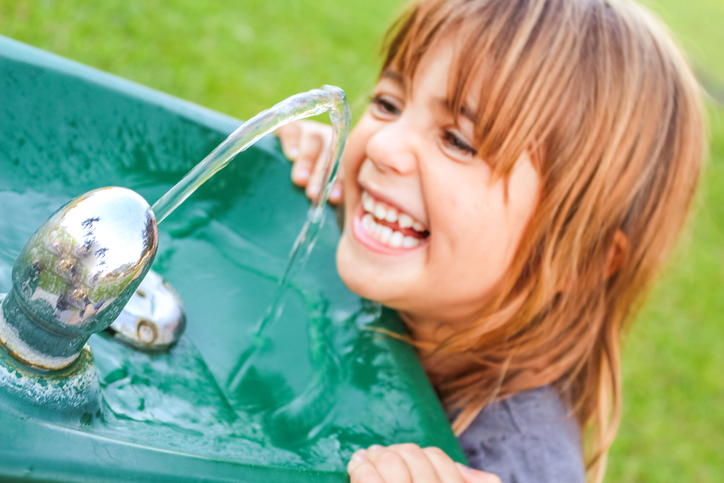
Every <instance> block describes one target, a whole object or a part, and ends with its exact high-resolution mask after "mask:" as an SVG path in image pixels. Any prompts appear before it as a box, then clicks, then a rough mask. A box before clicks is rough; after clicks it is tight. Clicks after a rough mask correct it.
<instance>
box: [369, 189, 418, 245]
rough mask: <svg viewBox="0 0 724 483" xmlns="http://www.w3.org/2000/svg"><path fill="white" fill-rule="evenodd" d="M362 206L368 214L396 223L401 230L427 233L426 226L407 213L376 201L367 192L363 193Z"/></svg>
mask: <svg viewBox="0 0 724 483" xmlns="http://www.w3.org/2000/svg"><path fill="white" fill-rule="evenodd" d="M362 206H363V207H364V210H365V211H366V212H367V213H369V214H371V215H372V216H374V218H376V219H378V220H385V221H388V222H390V223H395V222H396V223H397V224H398V225H400V228H412V229H413V230H415V231H417V232H420V233H422V232H424V231H426V228H425V225H423V224H422V223H420V222H419V221H417V220H415V219H414V218H413V217H411V216H410V215H408V214H407V213H403V212H400V211H397V209H396V208H394V207H392V206H390V205H388V204H387V203H384V202H382V201H376V200H375V199H374V198H373V197H372V195H370V194H369V193H368V192H367V191H363V192H362ZM372 221H374V220H372ZM413 238H414V237H413Z"/></svg>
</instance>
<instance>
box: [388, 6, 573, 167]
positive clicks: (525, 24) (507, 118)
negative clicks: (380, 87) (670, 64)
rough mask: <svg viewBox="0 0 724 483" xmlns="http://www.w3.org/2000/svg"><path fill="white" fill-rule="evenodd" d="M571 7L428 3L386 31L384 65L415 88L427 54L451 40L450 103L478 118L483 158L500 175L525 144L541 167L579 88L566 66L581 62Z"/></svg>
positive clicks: (476, 137)
mask: <svg viewBox="0 0 724 483" xmlns="http://www.w3.org/2000/svg"><path fill="white" fill-rule="evenodd" d="M571 5H572V4H571V2H565V1H555V0H554V1H548V2H540V1H533V0H508V1H495V0H482V1H480V0H478V1H475V0H454V1H449V0H448V1H445V0H434V1H431V2H424V3H423V4H421V5H416V6H415V7H413V8H412V9H411V10H410V11H409V12H407V14H406V15H404V16H403V17H402V19H401V20H400V21H398V22H397V23H396V24H394V25H393V27H392V28H391V29H390V31H389V32H388V36H387V39H386V43H385V46H386V49H385V50H386V57H385V62H384V65H383V71H384V70H386V69H390V70H393V71H395V72H396V73H397V74H399V75H400V76H401V77H402V78H403V79H404V80H405V85H406V86H407V88H410V86H411V85H412V81H413V79H414V77H415V73H416V70H417V68H418V66H419V65H420V62H421V60H422V58H423V57H424V56H425V54H426V53H427V52H428V51H429V50H431V48H433V47H434V46H435V45H439V44H440V43H442V42H454V43H455V44H456V48H455V49H454V50H455V57H454V58H453V59H452V68H451V72H450V80H449V86H448V93H447V101H448V102H447V104H448V106H449V109H450V111H451V113H452V114H455V115H456V114H460V113H462V112H463V109H464V110H465V114H466V115H467V116H468V117H471V118H472V119H473V121H474V124H475V133H474V139H473V142H474V144H475V148H476V149H477V151H478V153H479V157H481V158H482V159H484V160H485V161H486V162H487V163H489V164H491V165H492V166H493V167H494V176H495V177H499V176H507V175H508V174H509V173H510V171H511V170H512V168H513V166H514V165H515V163H516V161H517V160H518V158H519V157H520V155H521V154H522V153H523V152H524V151H526V150H527V151H529V153H530V154H531V155H532V157H533V158H534V159H535V160H536V161H537V163H536V164H537V165H538V166H539V167H540V168H542V167H543V166H542V161H543V160H542V159H541V158H544V152H543V151H544V149H543V146H542V142H543V140H545V139H546V137H547V136H548V134H549V132H550V126H552V125H554V124H555V121H556V120H557V118H558V117H560V115H561V112H562V111H563V110H564V109H565V107H566V106H567V105H569V104H571V95H572V92H574V91H575V89H573V86H572V82H573V71H574V69H572V68H571V67H570V65H569V64H570V63H576V62H577V61H576V60H575V59H576V58H577V57H579V54H580V50H581V45H580V44H581V42H580V41H579V40H580V39H579V38H578V36H577V35H575V34H573V35H572V32H571V26H570V23H571V22H570V20H571V17H572V16H574V15H576V14H577V12H576V11H574V8H572V7H571ZM579 15H580V14H579ZM551 54H555V55H551ZM472 101H474V102H472ZM468 110H469V111H471V112H467V111H468Z"/></svg>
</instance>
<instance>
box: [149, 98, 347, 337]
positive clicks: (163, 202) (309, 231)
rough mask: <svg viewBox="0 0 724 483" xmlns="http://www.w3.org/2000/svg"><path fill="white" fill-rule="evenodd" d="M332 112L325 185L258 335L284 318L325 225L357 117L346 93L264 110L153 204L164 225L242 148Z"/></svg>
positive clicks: (290, 100)
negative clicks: (286, 297) (289, 293)
mask: <svg viewBox="0 0 724 483" xmlns="http://www.w3.org/2000/svg"><path fill="white" fill-rule="evenodd" d="M325 111H326V112H328V113H329V117H330V119H331V121H332V128H333V134H332V143H331V146H332V149H331V151H330V153H329V155H328V156H327V158H326V159H325V164H324V167H323V172H324V174H325V176H324V181H325V182H324V189H323V190H322V191H321V196H320V197H319V198H318V199H317V200H316V201H315V202H314V204H313V205H312V208H311V209H310V210H309V216H308V219H307V222H306V223H305V224H304V227H303V228H302V230H301V232H300V233H299V236H298V237H297V239H296V241H295V242H294V246H293V247H292V250H291V253H290V255H289V259H288V261H287V266H286V268H285V270H284V273H283V275H282V277H281V278H280V280H279V284H278V285H277V290H276V292H275V295H274V299H273V302H272V304H271V305H270V306H269V308H268V309H267V313H266V316H265V317H263V318H262V319H261V320H260V321H259V322H258V324H257V327H256V330H255V333H256V336H257V337H260V336H261V334H262V332H263V330H264V328H265V327H266V326H267V325H269V324H270V323H273V322H274V321H275V320H276V319H278V318H279V315H280V313H281V311H282V308H283V306H284V303H283V297H282V294H283V292H284V290H285V289H286V287H287V284H288V282H289V281H290V280H291V279H292V277H293V276H294V274H295V273H296V272H297V271H299V270H301V268H302V267H303V266H304V264H305V262H306V260H307V258H308V257H309V254H310V252H311V250H312V248H313V246H314V242H315V241H316V239H317V236H318V234H319V230H320V228H321V226H322V221H323V215H324V206H325V204H326V202H327V199H328V198H329V193H330V191H331V190H332V184H333V182H334V179H335V177H336V175H337V171H338V169H339V161H340V159H341V157H342V151H343V150H344V144H345V141H346V139H347V134H348V133H349V126H350V123H351V119H352V116H351V114H350V111H349V105H348V104H347V100H346V97H345V94H344V91H343V90H342V89H340V88H338V87H334V86H323V87H322V88H321V89H313V90H311V91H309V92H304V93H301V94H296V95H294V96H292V97H289V98H287V99H285V100H283V101H282V102H280V103H278V104H276V105H275V106H273V107H271V108H270V109H267V110H266V111H262V112H260V113H259V114H257V115H256V116H254V117H253V118H251V119H249V120H248V121H246V122H245V123H244V124H242V125H241V126H240V127H239V128H238V129H237V130H236V131H234V132H233V133H231V135H229V137H228V138H226V140H225V141H224V142H222V143H221V144H220V145H219V146H218V147H217V148H216V149H214V150H213V151H212V152H211V154H209V155H208V156H206V158H204V159H203V160H202V161H201V162H200V163H199V164H198V165H197V166H196V167H195V168H194V169H192V170H191V171H190V172H189V173H188V174H187V175H186V176H185V177H184V178H183V179H182V180H181V181H180V182H178V183H177V184H176V186H174V187H173V188H171V189H170V190H169V191H168V192H167V193H166V194H165V195H163V196H162V197H161V198H160V199H159V200H158V201H157V202H156V203H155V204H154V205H153V207H152V209H153V211H154V213H155V215H156V221H157V223H161V221H163V220H164V219H165V218H166V217H167V216H168V215H169V214H171V212H173V210H175V209H176V207H178V206H179V205H180V204H181V203H183V202H184V201H185V200H186V198H188V197H189V196H190V195H191V193H193V192H194V191H195V190H196V189H197V188H198V187H199V186H201V185H202V184H203V183H204V182H206V181H207V180H208V179H209V178H211V177H212V176H213V175H214V174H216V173H217V172H218V171H219V170H221V169H223V168H224V167H225V166H226V165H228V164H229V162H231V160H232V159H233V158H234V156H236V155H237V154H239V153H240V152H242V151H244V150H245V149H247V148H248V147H249V146H251V145H252V144H254V143H255V142H257V141H258V140H259V139H261V138H262V137H263V136H265V135H267V134H269V133H270V132H272V131H275V130H276V129H279V128H280V127H282V126H284V125H286V124H289V123H290V122H293V121H296V120H299V119H304V118H307V117H311V116H316V115H318V114H322V113H323V112H325Z"/></svg>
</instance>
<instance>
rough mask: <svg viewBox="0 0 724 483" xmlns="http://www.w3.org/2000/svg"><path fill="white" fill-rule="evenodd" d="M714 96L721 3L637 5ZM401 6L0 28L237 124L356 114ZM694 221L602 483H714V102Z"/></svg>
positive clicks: (102, 5) (146, 5)
mask: <svg viewBox="0 0 724 483" xmlns="http://www.w3.org/2000/svg"><path fill="white" fill-rule="evenodd" d="M645 3H646V4H647V5H648V6H649V7H651V8H652V9H653V10H655V11H656V12H658V13H659V14H660V15H661V16H662V18H663V19H664V20H665V21H666V22H667V23H668V24H669V25H670V27H671V28H672V30H673V31H674V32H675V33H676V36H677V37H678V39H679V40H680V42H681V44H682V45H683V46H684V47H685V48H686V50H687V51H688V53H689V56H690V58H691V59H692V63H693V65H694V68H695V70H696V72H697V74H698V75H699V77H700V78H701V79H702V81H703V83H704V84H705V85H706V87H707V88H708V89H709V91H710V92H711V93H712V94H713V95H714V96H716V97H718V98H720V99H721V98H722V96H723V95H724V88H722V86H723V85H724V0H689V1H687V2H683V1H681V0H645ZM400 5H401V1H400V0H396V1H392V2H390V1H389V0H366V1H364V2H355V3H354V4H351V3H349V4H348V3H342V2H339V1H337V0H315V1H314V2H311V1H305V2H302V0H275V1H272V2H270V1H263V0H245V1H244V2H231V1H222V0H208V1H204V2H199V1H197V0H148V1H145V2H127V1H120V0H103V1H98V2H88V1H84V0H64V1H62V2H61V1H52V0H34V1H28V0H26V1H21V0H2V2H0V34H2V35H6V36H9V37H12V38H15V39H18V40H20V41H23V42H26V43H29V44H31V45H35V46H37V47H40V48H43V49H46V50H49V51H51V52H55V53H57V54H60V55H62V56H65V57H68V58H71V59H74V60H77V61H79V62H82V63H85V64H88V65H91V66H94V67H97V68H99V69H102V70H105V71H108V72H111V73H114V74H117V75H119V76H122V77H125V78H127V79H131V80H134V81H136V82H139V83H141V84H144V85H147V86H150V87H153V88H156V89H159V90H161V91H164V92H168V93H170V94H173V95H176V96H179V97H181V98H184V99H187V100H190V101H193V102H196V103H199V104H202V105H204V106H207V107H210V108H212V109H216V110H218V111H221V112H224V113H226V114H230V115H232V116H235V117H238V118H241V119H246V118H249V117H251V116H252V115H254V114H255V113H257V112H258V111H260V110H262V109H264V108H266V107H269V106H270V105H272V104H273V103H275V102H277V101H279V100H281V99H283V98H285V97H287V96H289V95H291V94H294V93H296V92H300V91H304V90H308V89H311V88H314V87H318V86H320V85H322V84H333V85H339V86H340V87H342V88H343V89H345V91H347V93H348V96H349V99H350V101H351V103H352V106H353V112H354V113H356V114H357V115H358V114H359V113H360V112H361V110H362V109H363V107H364V104H365V103H366V100H365V98H366V96H367V95H368V94H369V92H370V89H371V87H372V85H373V82H374V79H375V76H376V71H377V65H378V63H379V58H378V56H377V52H378V48H379V45H380V38H381V36H382V34H383V32H384V31H385V29H386V27H387V26H388V24H389V23H390V21H391V20H392V19H393V18H394V17H395V15H396V13H398V12H399V11H400ZM709 114H710V124H711V139H712V146H711V159H710V162H709V165H708V168H707V170H706V174H705V177H704V179H703V182H702V186H701V190H700V192H699V195H698V197H697V202H696V205H697V207H696V208H697V216H696V218H695V219H694V220H693V222H692V223H691V226H690V229H689V230H688V232H687V234H686V236H685V237H684V238H685V239H684V240H682V243H680V245H679V249H678V251H677V253H676V255H675V256H674V257H673V259H672V261H671V263H670V264H669V266H668V267H667V269H666V270H665V272H664V276H663V277H662V279H661V281H660V282H659V283H658V284H657V286H656V288H655V290H654V292H653V293H652V295H651V297H650V298H649V301H648V303H647V305H646V307H645V308H644V310H643V311H642V313H641V314H640V316H639V318H638V320H637V321H636V324H635V325H634V327H633V330H632V332H631V334H630V336H629V340H628V342H627V345H626V350H625V353H624V416H623V421H622V424H621V430H620V433H619V437H618V438H617V440H616V442H615V443H614V446H613V448H612V451H611V457H610V466H609V473H608V476H607V478H606V480H607V481H610V482H673V481H677V482H678V481H686V482H689V481H697V482H721V481H724V456H723V453H724V377H723V376H722V372H724V324H722V320H724V263H722V262H723V261H724V110H722V108H721V107H719V106H716V105H715V104H714V102H710V106H709Z"/></svg>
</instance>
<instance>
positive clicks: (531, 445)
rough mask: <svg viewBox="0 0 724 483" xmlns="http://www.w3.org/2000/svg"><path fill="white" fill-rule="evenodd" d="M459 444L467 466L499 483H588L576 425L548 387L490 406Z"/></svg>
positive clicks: (462, 436) (557, 397) (464, 434)
mask: <svg viewBox="0 0 724 483" xmlns="http://www.w3.org/2000/svg"><path fill="white" fill-rule="evenodd" d="M458 441H459V442H460V446H462V449H463V451H464V452H465V456H466V457H467V458H468V462H469V463H470V466H472V467H473V468H477V469H479V470H483V471H487V472H489V473H493V474H495V475H497V476H498V477H499V478H500V480H501V482H502V483H549V482H550V483H579V482H580V483H585V481H586V474H585V470H584V467H583V458H582V456H581V437H580V432H579V430H578V425H577V424H576V421H575V420H574V419H573V418H572V417H571V416H570V415H569V412H568V411H567V407H566V406H565V405H564V404H563V402H562V401H561V399H560V397H559V396H558V393H557V392H556V390H555V389H553V388H552V387H550V386H543V387H539V388H536V389H531V390H529V391H523V392H519V393H517V394H514V395H513V396H511V397H509V398H507V399H505V400H503V401H499V402H495V403H493V404H489V405H488V406H486V407H485V408H484V409H483V410H482V411H481V412H480V414H478V416H477V417H476V418H475V420H474V421H473V423H472V424H471V425H470V426H469V427H468V428H467V429H466V430H465V431H464V432H463V433H462V434H461V435H460V437H459V438H458Z"/></svg>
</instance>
